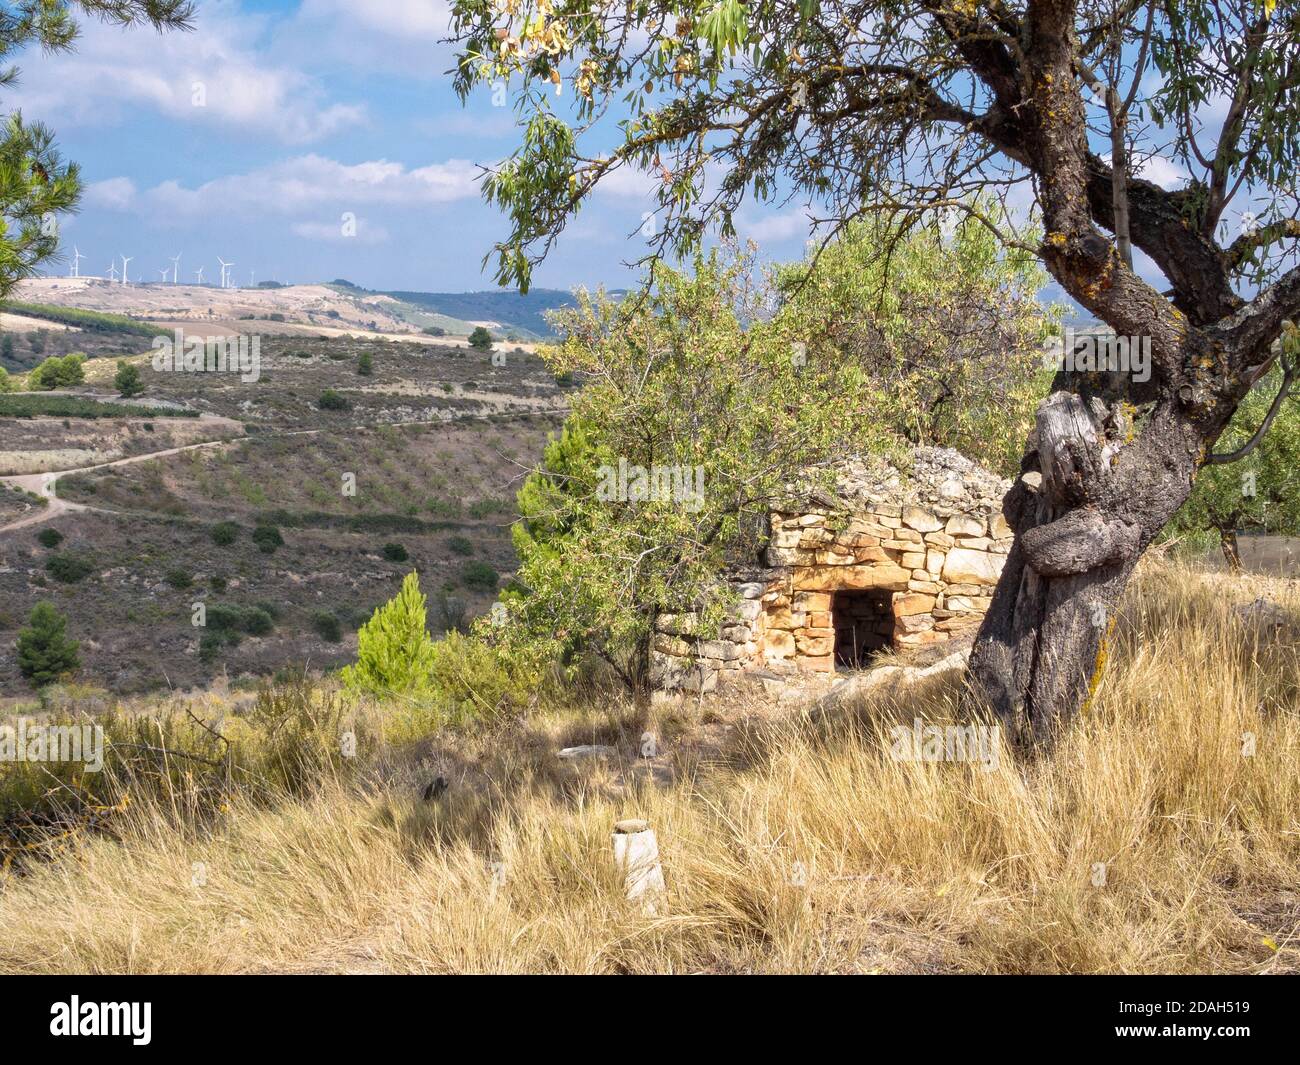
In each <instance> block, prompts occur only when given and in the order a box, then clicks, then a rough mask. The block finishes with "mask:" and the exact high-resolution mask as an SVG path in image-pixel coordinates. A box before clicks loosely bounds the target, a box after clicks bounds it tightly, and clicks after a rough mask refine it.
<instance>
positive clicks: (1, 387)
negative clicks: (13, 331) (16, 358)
mask: <svg viewBox="0 0 1300 1065" xmlns="http://www.w3.org/2000/svg"><path fill="white" fill-rule="evenodd" d="M4 339H5V340H9V339H10V338H9V337H5V338H4ZM12 347H13V345H12V344H10V348H11V349H12ZM13 390H14V381H13V378H12V377H10V376H9V371H8V370H6V369H5V368H4V367H3V366H0V395H3V394H4V393H6V392H12V391H13Z"/></svg>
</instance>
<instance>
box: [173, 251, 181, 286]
mask: <svg viewBox="0 0 1300 1065" xmlns="http://www.w3.org/2000/svg"><path fill="white" fill-rule="evenodd" d="M180 276H181V257H180V255H176V256H174V257H173V258H172V284H173V285H174V284H176V282H177V281H179V280H180Z"/></svg>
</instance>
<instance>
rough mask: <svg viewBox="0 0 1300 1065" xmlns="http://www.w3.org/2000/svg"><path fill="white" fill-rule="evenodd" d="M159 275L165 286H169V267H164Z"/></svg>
mask: <svg viewBox="0 0 1300 1065" xmlns="http://www.w3.org/2000/svg"><path fill="white" fill-rule="evenodd" d="M158 275H159V276H160V277H161V278H162V283H163V284H164V285H165V284H167V267H165V266H164V267H163V268H162V269H161V270H159V271H158Z"/></svg>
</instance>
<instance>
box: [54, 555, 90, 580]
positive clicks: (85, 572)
mask: <svg viewBox="0 0 1300 1065" xmlns="http://www.w3.org/2000/svg"><path fill="white" fill-rule="evenodd" d="M94 569H95V563H94V561H93V560H92V559H91V558H90V557H89V556H87V555H51V556H50V558H49V560H48V561H47V562H46V563H45V572H46V573H48V574H49V575H50V576H51V577H53V578H54V579H55V580H56V581H59V582H60V583H62V584H76V583H77V581H79V580H81V579H82V578H83V577H86V576H89V575H90V574H91V573H92V572H93V571H94Z"/></svg>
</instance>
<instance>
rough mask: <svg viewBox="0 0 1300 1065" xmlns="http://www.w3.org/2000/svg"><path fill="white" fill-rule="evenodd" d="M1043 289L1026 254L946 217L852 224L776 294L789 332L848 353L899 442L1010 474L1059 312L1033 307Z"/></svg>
mask: <svg viewBox="0 0 1300 1065" xmlns="http://www.w3.org/2000/svg"><path fill="white" fill-rule="evenodd" d="M981 212H982V213H986V214H989V215H993V216H995V217H996V216H997V215H998V208H997V207H996V205H995V204H992V203H985V204H983V205H981ZM882 247H885V248H889V249H890V250H889V254H888V255H887V256H885V255H881V254H880V249H881V248H882ZM1046 283H1047V274H1046V272H1045V271H1044V270H1043V269H1042V267H1041V266H1040V265H1039V263H1038V261H1037V259H1036V258H1035V257H1034V256H1033V255H1031V254H1029V253H1027V252H1025V251H1023V250H1020V249H1010V250H1006V249H1003V248H1002V246H1001V245H1000V242H999V241H998V239H997V237H996V236H995V235H994V234H993V233H992V232H991V231H990V230H989V229H988V228H987V227H985V226H983V225H981V224H979V223H977V222H975V221H973V220H972V219H970V218H968V217H967V216H965V215H964V214H962V213H961V212H959V211H954V212H953V213H952V215H951V217H950V219H949V221H948V222H947V223H946V224H944V225H935V226H926V227H919V228H916V229H913V230H911V231H910V232H900V231H898V230H897V229H892V228H890V227H888V226H886V225H885V224H884V223H883V222H882V221H881V220H880V219H878V218H872V219H866V220H862V221H858V222H852V223H850V224H849V225H847V226H846V227H845V228H844V230H843V231H842V232H841V234H840V236H839V237H838V239H836V240H835V241H834V242H833V243H831V244H829V245H827V246H826V247H825V248H824V249H822V250H821V251H820V253H818V254H810V256H809V257H808V259H807V260H806V261H805V262H803V263H801V264H798V265H794V266H790V267H788V268H786V269H783V270H781V271H779V272H778V275H777V281H776V287H777V290H778V292H779V293H780V295H781V298H782V301H783V306H784V310H783V314H784V316H785V317H786V319H787V320H788V321H789V322H790V329H791V330H792V331H800V330H801V331H802V332H803V333H805V334H806V335H807V336H808V337H809V338H821V339H819V340H818V343H819V344H825V343H829V344H831V345H833V346H835V347H836V348H838V349H839V350H840V351H842V352H844V353H846V354H848V355H851V356H853V358H854V359H855V360H856V361H857V363H858V364H859V365H860V366H861V367H862V368H863V369H864V370H865V371H866V372H867V373H868V374H869V375H870V377H871V378H872V380H873V382H874V383H875V385H876V391H877V393H878V398H879V399H880V400H881V401H883V403H884V404H885V405H886V406H887V409H886V410H884V411H883V412H882V414H883V416H884V417H886V418H887V419H888V424H889V425H890V426H891V427H893V428H895V429H896V430H897V431H898V432H899V433H900V434H901V435H902V436H903V437H904V438H905V439H906V440H907V441H908V442H909V443H912V444H926V445H934V446H939V447H953V448H956V449H957V450H958V451H960V452H962V453H963V454H965V455H968V456H970V457H971V458H974V459H977V460H978V461H980V462H982V463H984V464H985V465H986V466H989V467H990V468H992V469H994V470H996V471H997V472H999V473H1001V474H1003V475H1005V476H1011V475H1012V474H1014V473H1015V472H1016V471H1017V470H1018V467H1019V464H1020V457H1021V454H1022V453H1023V450H1024V441H1025V437H1026V436H1027V435H1028V433H1029V430H1030V429H1032V428H1033V424H1034V408H1035V406H1036V405H1037V403H1038V401H1039V400H1040V399H1042V398H1043V397H1044V396H1046V395H1047V391H1048V385H1049V384H1050V381H1051V377H1052V374H1051V372H1050V371H1049V370H1045V369H1044V368H1043V357H1042V351H1043V343H1044V341H1045V340H1046V339H1047V337H1048V336H1049V335H1052V334H1055V333H1057V332H1059V329H1060V327H1059V324H1058V323H1059V308H1049V309H1046V310H1045V309H1044V307H1043V305H1042V303H1040V302H1039V299H1038V295H1037V294H1038V292H1039V291H1040V290H1041V289H1042V287H1043V286H1044V285H1045V284H1046Z"/></svg>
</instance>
